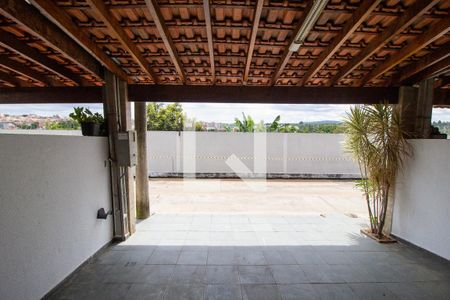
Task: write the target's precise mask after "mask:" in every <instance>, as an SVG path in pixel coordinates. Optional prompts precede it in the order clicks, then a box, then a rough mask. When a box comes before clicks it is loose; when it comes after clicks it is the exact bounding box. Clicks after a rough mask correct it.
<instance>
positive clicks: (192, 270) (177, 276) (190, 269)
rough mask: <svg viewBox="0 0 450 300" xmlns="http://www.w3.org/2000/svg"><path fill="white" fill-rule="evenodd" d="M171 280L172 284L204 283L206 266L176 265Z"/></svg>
mask: <svg viewBox="0 0 450 300" xmlns="http://www.w3.org/2000/svg"><path fill="white" fill-rule="evenodd" d="M171 282H172V283H174V284H206V267H205V266H184V265H177V266H176V267H175V270H174V273H173V277H172V279H171Z"/></svg>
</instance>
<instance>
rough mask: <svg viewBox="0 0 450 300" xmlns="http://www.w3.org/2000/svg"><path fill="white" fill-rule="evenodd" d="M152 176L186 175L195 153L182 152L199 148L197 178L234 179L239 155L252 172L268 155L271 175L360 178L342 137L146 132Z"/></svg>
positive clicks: (196, 152) (295, 134) (310, 134)
mask: <svg viewBox="0 0 450 300" xmlns="http://www.w3.org/2000/svg"><path fill="white" fill-rule="evenodd" d="M147 134H148V135H147V143H148V160H149V172H150V174H151V175H157V174H165V173H183V172H185V168H183V157H185V156H188V157H189V160H192V159H193V158H192V156H191V154H192V153H188V154H185V153H183V149H190V148H192V147H186V144H189V145H191V146H193V147H194V148H195V153H194V154H193V155H195V157H196V163H195V170H196V172H198V173H222V174H223V173H225V174H233V173H234V172H233V170H232V169H231V168H230V167H229V166H228V165H227V164H226V160H227V159H228V158H229V157H230V156H231V155H233V154H234V155H236V156H237V157H238V158H239V159H240V160H241V161H242V162H243V163H244V164H245V165H246V166H247V168H248V169H250V170H252V171H253V170H254V169H253V167H254V166H253V163H254V157H255V156H256V157H258V156H264V152H266V153H267V161H266V164H267V173H270V174H286V175H290V174H313V175H324V174H338V175H347V176H350V177H355V176H359V170H358V167H357V165H356V164H355V163H354V162H353V161H352V159H351V157H350V156H349V155H347V154H345V153H344V151H343V149H342V142H343V140H344V135H342V134H313V133H308V134H301V133H267V134H265V133H256V134H253V133H241V132H181V133H178V132H167V131H149V132H148V133H147ZM186 135H188V136H186ZM255 136H258V137H259V138H263V137H264V136H265V137H266V147H265V148H263V147H257V152H256V153H255V152H254V146H253V145H254V140H255Z"/></svg>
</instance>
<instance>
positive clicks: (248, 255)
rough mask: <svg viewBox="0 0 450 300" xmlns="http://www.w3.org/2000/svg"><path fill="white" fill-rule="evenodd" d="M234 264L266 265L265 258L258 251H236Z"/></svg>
mask: <svg viewBox="0 0 450 300" xmlns="http://www.w3.org/2000/svg"><path fill="white" fill-rule="evenodd" d="M235 262H236V263H237V264H238V265H253V266H256V265H267V261H266V258H265V257H264V254H263V252H262V251H260V250H246V249H244V250H237V251H235Z"/></svg>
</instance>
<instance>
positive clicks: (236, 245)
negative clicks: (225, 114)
mask: <svg viewBox="0 0 450 300" xmlns="http://www.w3.org/2000/svg"><path fill="white" fill-rule="evenodd" d="M323 185H324V186H325V188H324V190H328V192H329V193H330V196H333V197H338V196H339V195H338V194H335V195H333V193H332V190H333V188H330V187H332V186H333V184H332V183H331V184H330V183H327V182H325V183H324V184H323ZM326 186H328V187H326ZM344 187H345V185H342V182H341V183H339V184H337V185H336V186H335V187H334V188H335V189H336V188H337V189H339V188H341V189H342V193H343V194H345V193H350V194H351V193H353V192H352V190H351V189H349V188H348V187H347V191H345V188H344ZM302 188H303V189H302V190H298V191H297V192H295V191H290V192H289V191H288V194H289V193H291V194H292V197H294V194H297V195H299V198H302V196H301V195H302V191H305V190H309V192H310V196H311V195H315V194H316V195H319V194H318V192H317V191H319V190H320V184H316V183H314V182H313V185H312V186H309V187H308V186H307V184H306V183H303V185H302ZM234 189H235V190H236V187H235V188H234ZM272 189H276V188H275V187H272ZM281 190H282V189H278V192H280V191H281ZM312 191H315V192H312ZM153 192H155V189H153ZM202 193H203V192H200V194H199V196H201V194H202ZM155 194H156V193H154V194H153V197H155ZM204 195H206V192H205V194H204ZM236 195H241V194H239V193H236ZM215 196H216V199H219V200H223V199H224V198H226V197H225V195H224V194H221V193H219V192H217V193H216V195H215ZM285 196H286V195H285ZM178 197H181V196H180V195H178ZM322 197H323V196H322ZM168 198H172V199H173V200H172V201H174V203H172V204H171V205H174V206H175V202H177V201H179V200H176V199H175V197H174V196H173V195H169V194H163V193H160V199H168ZM188 198H189V199H191V200H192V201H193V199H194V198H195V193H194V192H192V193H191V194H190V196H189V197H188ZM199 198H202V197H199ZM281 198H283V197H281ZM287 198H289V196H288V197H287ZM174 199H175V200H176V201H175V200H174ZM212 199H214V197H213V196H212V195H210V196H205V197H203V200H206V202H208V203H210V204H211V203H213V202H214V201H212ZM240 199H242V198H240ZM264 199H265V200H264V201H266V200H267V199H268V198H266V197H264ZM284 199H286V198H284ZM302 199H306V198H305V197H303V198H302ZM251 201H252V203H253V205H254V204H255V203H257V201H256V199H254V200H251ZM169 202H170V201H169ZM194 202H195V201H193V202H192V203H194ZM200 202H201V201H200ZM219 202H220V201H219ZM350 202H351V201H350ZM350 202H349V203H350ZM216 203H217V201H216ZM286 203H289V202H286ZM153 204H154V206H153V207H154V209H155V211H156V213H155V214H154V215H153V216H151V217H150V218H148V219H146V220H144V221H141V222H140V223H139V224H138V225H137V232H136V233H135V234H134V235H133V236H131V237H130V238H129V239H128V240H127V241H125V242H123V243H120V244H116V245H113V246H111V247H108V248H107V249H105V250H104V251H102V253H100V254H98V255H96V256H95V257H94V258H93V259H91V260H90V261H89V262H88V263H87V264H85V265H84V266H83V267H81V268H80V269H79V270H78V271H77V272H75V273H74V274H73V276H71V277H70V278H69V279H68V280H67V281H66V282H65V283H64V284H62V285H61V286H60V288H58V289H57V290H56V291H55V293H54V294H53V295H51V297H50V298H51V299H164V300H172V299H174V300H175V299H176V300H179V299H192V300H201V299H227V300H228V299H246V300H264V299H285V300H288V299H450V284H449V283H450V263H449V262H448V261H446V260H444V259H441V258H438V257H436V256H434V255H431V254H429V253H427V252H424V251H421V250H418V249H416V248H414V247H411V246H408V245H405V244H402V243H397V244H378V243H377V242H375V241H373V240H371V239H369V238H367V237H365V236H363V235H361V234H360V229H361V228H362V227H364V226H366V219H365V218H356V217H354V216H353V217H352V216H351V215H348V214H347V215H346V214H345V213H347V210H348V209H344V210H341V209H342V207H341V208H339V207H338V208H337V209H334V210H331V209H330V210H329V211H326V212H325V213H324V212H322V211H321V210H316V211H314V210H311V211H308V212H307V213H306V214H305V213H302V212H301V211H289V209H286V208H284V209H282V210H276V212H274V213H268V212H265V209H261V208H259V207H254V210H253V211H252V212H247V213H245V212H244V211H242V210H232V211H231V212H229V213H224V212H225V211H227V210H229V209H230V208H231V207H233V205H230V206H227V205H224V206H222V207H221V208H220V206H219V208H220V209H219V212H215V213H210V212H208V211H209V209H211V207H212V206H211V207H210V208H208V209H205V211H203V212H201V207H200V206H198V205H194V207H197V208H196V209H195V210H194V211H195V212H186V211H189V209H187V208H188V207H189V206H187V205H186V206H184V208H183V209H181V212H180V211H177V212H173V211H172V213H170V209H169V208H170V207H174V206H170V205H166V206H165V205H163V203H160V206H158V204H155V203H153ZM260 205H261V203H260ZM279 207H280V208H281V207H282V206H281V205H280V206H279ZM311 207H312V206H311ZM319 207H320V208H323V207H327V206H319ZM162 208H164V209H162ZM297 208H300V206H299V207H297ZM290 209H292V207H290ZM220 211H222V213H221V212H220ZM348 212H354V211H348Z"/></svg>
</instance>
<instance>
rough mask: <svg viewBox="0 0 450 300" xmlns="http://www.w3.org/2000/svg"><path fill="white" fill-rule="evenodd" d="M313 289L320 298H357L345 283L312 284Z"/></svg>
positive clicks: (350, 299)
mask: <svg viewBox="0 0 450 300" xmlns="http://www.w3.org/2000/svg"><path fill="white" fill-rule="evenodd" d="M311 286H312V288H313V289H314V291H315V292H316V294H317V295H319V297H320V298H321V299H333V300H352V299H358V298H357V296H356V294H355V293H353V291H352V289H351V288H350V287H349V286H348V285H347V284H332V283H323V284H312V285H311Z"/></svg>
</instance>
